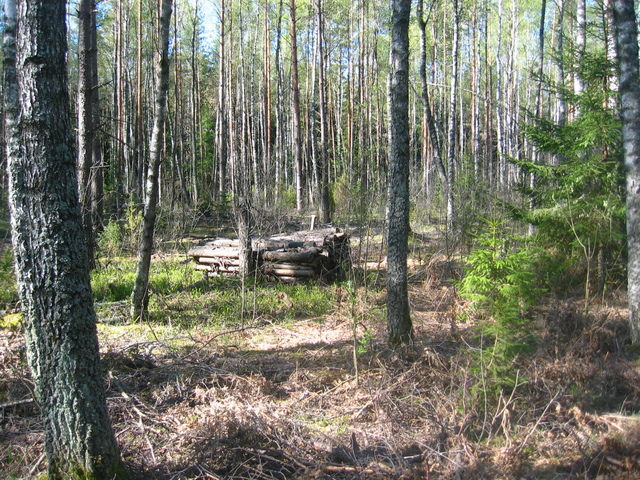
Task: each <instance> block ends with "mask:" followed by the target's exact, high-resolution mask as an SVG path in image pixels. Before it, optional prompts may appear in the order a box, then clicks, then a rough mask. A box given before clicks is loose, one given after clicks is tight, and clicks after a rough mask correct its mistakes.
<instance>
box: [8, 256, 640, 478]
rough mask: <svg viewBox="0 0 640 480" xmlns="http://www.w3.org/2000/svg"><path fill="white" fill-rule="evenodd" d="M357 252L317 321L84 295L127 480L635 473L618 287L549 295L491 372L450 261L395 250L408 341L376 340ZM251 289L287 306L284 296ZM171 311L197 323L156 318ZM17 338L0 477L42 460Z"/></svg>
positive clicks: (634, 403)
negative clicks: (408, 257)
mask: <svg viewBox="0 0 640 480" xmlns="http://www.w3.org/2000/svg"><path fill="white" fill-rule="evenodd" d="M423 253H424V252H423ZM378 258H379V257H378ZM368 260H369V263H366V262H362V266H366V267H367V269H368V271H369V272H373V273H376V271H377V270H376V269H380V271H379V272H378V273H380V275H369V276H368V277H367V278H369V279H371V280H370V281H369V283H368V285H367V286H358V288H354V287H353V286H352V284H350V283H348V282H345V283H343V284H339V285H332V286H324V287H322V288H325V289H328V290H329V291H330V294H331V296H330V298H331V305H329V306H328V313H327V314H323V315H319V316H318V315H314V314H310V315H304V314H297V315H296V316H295V318H291V317H286V319H284V320H282V318H284V317H281V313H283V312H277V311H274V312H272V314H271V315H259V316H248V318H247V320H246V321H244V322H243V324H240V325H238V324H236V325H234V326H233V327H228V328H226V329H224V328H223V329H220V328H211V327H210V326H209V318H208V315H209V313H208V311H207V308H206V305H207V299H208V298H213V297H208V295H211V296H213V295H215V291H216V289H217V288H220V287H219V285H220V284H216V285H212V287H211V290H210V291H209V290H207V289H206V288H204V290H205V291H202V290H203V287H202V286H200V287H199V290H198V292H199V293H198V295H199V296H198V297H197V299H195V300H193V301H188V300H187V301H182V302H180V304H179V305H180V307H179V308H178V307H177V306H176V305H178V304H177V303H175V302H173V301H172V299H170V298H165V299H158V300H157V301H158V302H159V303H160V305H161V310H162V311H163V314H164V315H165V318H166V319H168V320H167V321H166V322H165V323H164V324H158V323H153V324H152V323H149V324H135V325H130V324H128V323H127V322H126V321H125V320H124V319H125V318H126V310H127V308H126V305H125V304H123V302H114V303H111V304H102V305H99V306H98V313H99V319H100V323H99V335H100V342H101V349H102V357H103V363H104V366H105V371H106V372H107V382H108V402H109V408H110V412H111V417H112V420H113V426H114V430H115V433H116V436H117V438H118V440H119V442H120V445H121V448H122V453H123V457H124V459H125V461H126V462H127V464H128V465H129V466H130V468H131V470H132V471H133V473H134V476H135V478H139V479H223V478H224V479H412V480H417V479H452V480H453V479H462V480H467V479H468V480H474V479H516V480H524V479H527V480H533V479H543V480H544V479H598V480H609V479H611V480H613V479H616V480H618V479H627V480H632V479H640V417H639V416H638V412H639V411H640V367H639V366H638V354H637V352H634V351H633V350H632V349H630V348H629V346H628V345H627V343H628V328H627V325H626V322H627V319H626V308H625V302H626V299H625V297H624V294H623V293H622V292H621V291H619V292H611V293H609V294H608V295H607V297H606V298H605V299H604V300H603V299H600V300H598V301H595V302H593V303H592V304H591V305H590V308H589V313H588V314H585V313H583V310H584V300H583V299H581V298H579V297H574V298H565V299H562V300H557V299H548V300H547V301H545V302H544V303H543V304H541V305H540V306H539V307H537V308H536V309H535V311H533V312H532V319H533V323H532V329H533V331H534V332H535V335H536V339H537V340H536V341H535V348H534V349H533V350H532V351H530V352H528V353H527V354H526V355H520V356H518V357H517V359H516V360H515V361H513V362H512V363H511V364H509V365H506V366H505V365H498V364H495V363H494V362H493V360H492V359H483V358H482V355H481V349H480V348H479V347H480V345H481V341H482V339H481V338H479V336H478V333H477V332H478V330H477V329H476V328H475V325H474V322H473V321H470V320H467V321H466V322H463V321H461V320H460V312H461V309H462V308H463V304H462V301H461V300H460V299H459V297H458V296H457V295H456V292H455V288H454V286H453V283H452V282H451V279H452V278H455V277H456V275H458V274H459V266H458V265H456V264H455V262H452V261H450V260H448V259H447V258H446V257H445V256H444V255H442V254H441V253H437V252H436V251H435V250H433V249H431V250H430V253H428V254H424V255H423V254H422V253H420V254H415V252H414V255H413V256H412V268H411V272H412V274H411V285H410V302H411V307H412V319H413V322H414V328H415V334H416V338H415V342H414V344H413V345H411V346H408V347H404V348H401V349H396V350H391V349H389V348H388V347H387V346H386V343H385V328H386V325H385V317H384V302H385V293H384V288H383V285H382V279H383V276H382V274H383V270H382V269H381V266H380V265H379V264H378V262H377V260H376V255H371V256H370V258H369V259H368ZM251 288H260V289H264V290H265V291H266V292H267V294H270V293H269V292H270V291H271V292H272V294H273V295H277V296H279V297H280V298H279V300H280V305H284V307H283V310H286V309H287V302H288V301H289V299H288V298H287V293H286V292H283V291H280V290H278V289H276V288H272V287H270V286H268V285H267V286H265V285H260V284H259V285H257V286H254V287H251ZM270 289H271V290H270ZM187 310H188V312H187ZM199 312H200V313H199ZM185 314H189V315H195V316H196V317H197V316H198V315H201V319H202V320H201V323H199V324H198V323H196V324H195V326H193V327H191V328H188V329H185V328H177V327H176V326H175V325H173V326H172V325H171V323H172V322H174V323H178V322H177V319H178V318H179V316H180V315H185ZM24 348H25V347H24V338H23V335H22V333H21V331H20V329H19V328H18V327H9V326H5V328H0V403H1V404H2V405H1V408H0V426H1V428H0V477H2V478H8V479H18V478H24V479H30V478H36V477H37V476H38V475H40V474H42V473H44V472H45V471H46V460H45V458H44V453H43V432H42V425H41V423H40V419H39V416H38V410H37V406H36V405H35V403H34V402H33V401H30V399H31V398H32V397H31V383H30V380H29V375H28V373H27V368H26V366H25V360H24V356H25V353H24Z"/></svg>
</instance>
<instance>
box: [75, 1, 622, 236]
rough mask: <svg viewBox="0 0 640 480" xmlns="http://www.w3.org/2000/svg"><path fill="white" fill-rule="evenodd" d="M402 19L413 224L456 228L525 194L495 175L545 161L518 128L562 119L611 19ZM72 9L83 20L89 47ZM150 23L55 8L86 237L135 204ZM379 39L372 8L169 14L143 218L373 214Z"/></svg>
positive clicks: (555, 11)
mask: <svg viewBox="0 0 640 480" xmlns="http://www.w3.org/2000/svg"><path fill="white" fill-rule="evenodd" d="M85 3H88V6H84V5H85ZM92 3H93V6H92V5H91V4H92ZM418 7H419V8H414V9H413V12H412V22H411V29H410V43H411V45H410V52H411V57H410V72H409V79H410V85H411V88H410V92H409V111H410V129H411V131H410V141H411V155H412V158H411V196H412V201H413V202H414V206H415V207H416V208H415V210H414V214H415V215H427V214H428V215H430V216H431V217H435V218H437V219H440V220H443V219H445V218H446V217H449V218H451V219H454V218H456V217H458V216H459V219H458V221H457V224H458V227H464V225H465V222H468V221H469V219H470V218H472V217H473V216H475V213H473V212H474V211H477V209H478V208H482V207H483V205H484V206H486V205H487V204H489V203H490V201H489V199H490V198H492V194H493V193H498V192H499V194H500V195H501V196H503V197H505V198H506V197H510V198H511V197H512V193H513V190H514V187H515V186H516V185H526V184H529V183H530V182H531V179H530V174H529V172H527V171H526V170H525V169H523V168H522V166H521V165H518V164H517V162H514V161H512V160H533V161H535V162H537V163H544V164H550V163H552V160H551V159H552V158H554V159H555V160H553V161H556V160H558V159H560V158H561V157H562V156H561V155H560V154H557V155H556V154H553V155H551V154H546V156H545V153H544V152H542V151H541V149H539V148H538V149H536V144H535V141H534V140H533V139H532V138H531V137H530V136H527V135H525V130H524V128H523V126H524V125H525V123H527V122H528V121H529V119H530V118H531V117H533V116H535V115H536V114H537V115H538V116H539V117H540V118H544V119H546V120H548V121H551V122H554V123H556V124H558V125H561V124H565V123H567V122H571V121H573V120H574V119H575V118H577V115H578V113H579V111H580V109H579V107H578V106H575V105H568V103H571V98H574V97H571V95H574V94H575V95H578V94H580V93H582V92H583V89H584V87H583V85H584V80H583V77H584V75H585V72H584V71H583V70H584V68H585V64H586V65H589V63H588V62H585V59H587V60H588V59H594V58H601V57H602V61H603V62H604V61H605V59H607V58H608V59H609V60H612V59H613V57H612V55H613V43H612V42H613V37H612V30H611V25H610V22H611V18H610V15H609V9H608V7H607V5H606V4H604V3H596V4H594V5H591V6H590V7H589V8H588V9H585V8H584V2H580V1H578V2H575V1H569V0H563V1H561V2H556V3H554V4H550V5H548V6H547V5H546V2H543V5H542V9H541V6H540V4H539V3H537V2H536V3H535V4H534V3H531V2H524V1H515V0H514V1H504V0H497V1H488V0H485V1H480V2H465V1H460V2H454V3H447V2H444V3H443V2H438V3H435V2H434V3H427V4H424V3H423V2H419V5H418ZM83 9H84V10H86V11H93V13H94V14H95V20H94V21H95V26H96V31H97V36H96V37H95V40H94V43H92V44H90V48H86V47H83V44H82V38H83V36H82V29H81V28H79V27H81V26H82V25H83V24H84V22H83V21H82V16H81V15H80V13H78V12H81V11H83ZM157 9H158V7H157V2H145V1H144V0H141V1H140V2H122V1H117V0H106V1H103V2H100V3H98V4H97V5H95V2H82V3H80V4H69V14H70V17H71V19H72V21H71V22H70V25H71V28H70V33H69V35H70V37H69V38H70V50H71V52H73V53H76V52H77V53H78V54H77V55H75V54H73V55H71V56H70V74H71V88H72V90H77V91H81V90H82V89H83V88H84V89H85V90H87V89H86V88H85V87H83V86H82V85H83V82H82V77H80V75H79V72H82V71H83V69H82V64H83V62H84V59H83V58H84V55H85V54H86V53H89V52H91V53H92V54H93V55H95V59H94V62H95V65H94V67H93V68H95V70H94V71H93V76H94V78H93V80H92V81H93V83H92V85H93V87H92V88H91V89H89V90H88V91H90V92H92V93H93V96H92V97H91V99H89V101H90V102H93V104H94V105H98V106H99V113H97V112H96V113H94V117H95V118H96V120H95V122H94V125H93V126H92V127H89V129H90V130H91V129H94V130H95V132H96V140H99V146H97V147H96V150H95V151H94V154H93V156H92V157H91V158H92V160H91V162H92V163H91V166H90V167H89V169H88V170H87V172H93V173H94V174H100V175H94V177H96V178H95V180H94V183H93V187H92V191H93V193H92V195H93V197H94V205H95V204H97V207H96V208H94V211H95V213H96V214H97V215H98V216H99V217H100V218H101V220H100V221H98V222H97V223H99V224H104V223H105V222H106V220H107V219H108V218H109V217H110V216H114V215H115V216H116V217H117V216H118V215H121V214H122V212H123V211H124V206H126V205H128V204H129V203H131V202H132V203H133V204H141V203H142V202H143V200H144V198H143V197H144V193H143V190H144V181H143V179H144V177H145V172H146V169H147V167H148V163H149V137H150V134H151V133H150V132H151V124H152V119H153V114H154V102H153V98H154V97H153V92H154V89H155V82H156V80H155V77H154V73H153V65H154V63H153V62H154V51H155V50H156V49H157V47H156V45H157V43H158V42H157V38H156V37H157V18H158V15H157ZM205 11H206V16H205ZM76 13H78V15H80V16H78V15H76ZM417 17H418V18H417ZM389 23H390V14H389V9H388V8H387V5H386V3H385V2H379V1H376V0H365V1H358V2H341V1H331V2H328V1H323V0H316V1H314V2H308V1H304V2H303V1H299V0H298V1H296V0H294V1H290V2H284V1H279V2H273V1H241V2H230V1H228V0H226V1H225V0H220V1H219V2H209V3H206V4H205V3H204V2H203V1H202V0H192V1H181V0H180V1H177V2H176V5H175V13H174V16H173V18H172V26H171V32H170V52H169V56H170V62H171V66H170V87H169V97H168V103H167V109H168V110H167V123H166V126H165V127H164V128H165V133H166V136H165V138H166V140H165V142H164V145H163V149H164V158H165V159H166V160H165V161H164V162H163V164H162V166H161V173H160V205H161V208H163V209H164V210H165V211H167V212H176V211H179V210H180V209H181V208H183V207H184V208H187V209H197V210H198V211H200V212H201V213H206V212H209V211H210V210H211V209H212V207H213V206H214V205H216V204H219V203H220V202H223V203H224V202H225V201H226V200H227V199H228V198H227V195H228V194H229V193H230V192H233V191H234V189H236V188H242V189H244V190H246V191H247V193H249V194H250V196H251V197H252V198H253V200H254V203H255V204H256V205H260V206H261V207H264V208H272V207H275V206H288V207H291V206H292V207H298V208H301V209H318V210H320V211H322V213H323V217H324V220H326V221H328V220H330V219H331V216H332V213H335V212H338V213H348V214H354V213H357V212H358V211H359V209H360V210H361V209H362V207H363V206H367V209H368V210H371V211H374V210H376V209H378V211H380V210H381V209H383V208H384V201H383V200H382V199H383V198H384V195H381V194H382V193H384V192H385V189H386V181H387V170H388V165H387V148H388V139H387V125H388V121H387V120H388V105H387V78H388V75H389V67H388V61H387V59H388V57H389V42H390V26H389ZM205 32H207V35H206V36H205V34H204V33H205ZM83 49H84V50H83ZM83 52H84V53H83ZM598 55H600V57H598ZM601 66H603V68H605V69H606V68H609V70H610V71H609V72H608V73H607V74H606V75H604V77H603V78H602V80H603V82H604V83H603V84H602V85H600V86H601V87H602V89H603V92H602V94H604V95H606V91H611V90H612V89H614V88H615V80H614V77H615V76H614V75H613V73H614V72H613V65H610V66H609V67H606V66H605V64H604V63H603V64H601ZM581 69H582V70H581ZM95 93H97V95H95ZM75 99H76V106H75V107H76V110H77V111H78V113H81V112H82V111H83V110H82V108H84V107H82V105H83V102H81V101H80V100H79V99H80V97H75ZM611 101H613V96H612V97H611ZM574 103H575V102H574ZM234 172H242V175H237V174H234ZM447 192H449V194H448V193H447ZM102 205H104V206H105V207H104V208H106V213H98V211H100V210H101V209H102V208H103V207H102ZM447 205H448V208H447ZM372 207H373V209H372Z"/></svg>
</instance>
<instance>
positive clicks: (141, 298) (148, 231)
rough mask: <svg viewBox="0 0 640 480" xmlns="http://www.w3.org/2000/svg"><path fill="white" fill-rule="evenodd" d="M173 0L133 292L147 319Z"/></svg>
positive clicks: (162, 44)
mask: <svg viewBox="0 0 640 480" xmlns="http://www.w3.org/2000/svg"><path fill="white" fill-rule="evenodd" d="M171 7H172V0H162V3H161V11H160V32H159V33H160V35H159V39H158V41H159V45H158V46H159V51H158V58H157V64H156V95H155V107H156V109H155V115H154V120H153V130H152V132H151V142H150V147H149V154H150V159H149V167H148V170H147V180H146V186H145V192H146V195H145V205H144V215H143V225H142V233H141V235H140V246H139V247H138V267H137V269H136V280H135V283H134V286H133V292H132V293H131V317H132V318H133V319H134V320H137V319H145V318H146V317H147V315H148V311H147V307H148V304H149V270H150V267H151V253H152V250H153V236H154V231H155V225H156V210H157V206H158V192H159V183H160V180H159V175H160V163H161V161H162V156H163V145H164V124H165V115H166V106H167V92H168V90H169V30H170V27H171Z"/></svg>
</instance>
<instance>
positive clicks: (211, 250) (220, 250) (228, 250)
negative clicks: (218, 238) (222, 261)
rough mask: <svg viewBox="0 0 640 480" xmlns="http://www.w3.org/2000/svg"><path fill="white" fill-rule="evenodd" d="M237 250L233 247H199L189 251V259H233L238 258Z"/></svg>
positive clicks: (207, 245)
mask: <svg viewBox="0 0 640 480" xmlns="http://www.w3.org/2000/svg"><path fill="white" fill-rule="evenodd" d="M238 254H239V249H238V248H234V247H230V246H229V247H219V246H215V245H209V244H206V245H201V246H199V247H193V248H191V249H190V250H189V252H188V255H189V256H190V257H235V258H238Z"/></svg>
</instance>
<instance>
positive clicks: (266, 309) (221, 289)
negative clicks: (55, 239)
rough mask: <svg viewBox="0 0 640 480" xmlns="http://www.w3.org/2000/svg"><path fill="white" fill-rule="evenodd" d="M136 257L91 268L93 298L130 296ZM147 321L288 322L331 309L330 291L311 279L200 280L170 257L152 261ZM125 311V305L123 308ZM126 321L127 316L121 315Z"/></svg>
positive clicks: (197, 274)
mask: <svg viewBox="0 0 640 480" xmlns="http://www.w3.org/2000/svg"><path fill="white" fill-rule="evenodd" d="M135 266H136V264H135V261H134V260H125V259H119V260H117V261H113V262H111V263H109V264H108V265H106V266H104V267H101V268H99V269H97V270H95V271H94V272H93V273H92V288H93V295H94V300H95V301H96V302H98V304H99V306H98V310H99V312H100V309H101V308H106V307H105V306H104V305H102V304H108V303H110V302H126V301H127V300H129V297H130V295H131V290H132V288H133V283H134V280H135ZM150 285H151V297H150V301H149V315H150V321H151V322H153V323H156V324H166V325H172V326H175V327H184V328H190V327H193V326H196V325H197V326H207V327H221V328H222V327H224V328H228V327H233V326H238V325H241V324H243V323H247V322H248V321H249V320H252V319H262V320H263V321H269V322H278V323H281V322H290V321H293V320H295V319H301V318H314V317H322V316H323V315H325V314H326V313H328V312H329V311H330V309H331V308H332V305H333V302H334V291H333V289H332V288H330V287H325V286H320V285H316V284H293V285H290V284H272V283H266V282H262V281H258V282H255V283H254V282H247V284H246V286H245V288H243V287H242V284H241V282H240V280H239V279H238V278H216V279H209V280H207V279H203V276H202V274H201V273H200V272H198V271H196V270H195V269H194V268H193V264H190V263H184V262H179V261H175V260H164V261H160V262H156V263H152V266H151V272H150ZM124 310H127V309H123V311H124ZM124 317H125V314H124V313H123V314H122V321H123V322H126V321H128V319H126V318H124Z"/></svg>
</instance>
